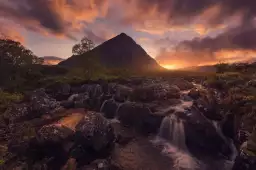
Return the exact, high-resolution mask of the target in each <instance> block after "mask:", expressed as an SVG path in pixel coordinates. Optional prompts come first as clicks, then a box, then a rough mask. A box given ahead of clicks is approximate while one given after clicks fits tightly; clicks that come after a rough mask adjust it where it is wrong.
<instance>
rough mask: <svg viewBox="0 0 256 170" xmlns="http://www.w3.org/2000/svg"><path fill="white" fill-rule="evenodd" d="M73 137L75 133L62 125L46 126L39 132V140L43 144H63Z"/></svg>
mask: <svg viewBox="0 0 256 170" xmlns="http://www.w3.org/2000/svg"><path fill="white" fill-rule="evenodd" d="M72 135H74V131H72V130H71V129H69V128H67V127H65V126H63V125H61V124H52V125H46V126H43V127H42V128H41V129H40V130H39V131H38V139H39V141H40V142H42V143H46V142H53V143H62V142H63V141H64V140H66V139H67V138H69V137H71V136H72Z"/></svg>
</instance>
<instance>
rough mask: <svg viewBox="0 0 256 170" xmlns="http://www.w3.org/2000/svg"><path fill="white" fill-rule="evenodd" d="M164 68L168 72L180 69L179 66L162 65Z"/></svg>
mask: <svg viewBox="0 0 256 170" xmlns="http://www.w3.org/2000/svg"><path fill="white" fill-rule="evenodd" d="M162 66H163V67H164V68H166V69H168V70H175V69H178V67H177V66H175V65H162Z"/></svg>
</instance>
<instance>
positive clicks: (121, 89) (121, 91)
mask: <svg viewBox="0 0 256 170" xmlns="http://www.w3.org/2000/svg"><path fill="white" fill-rule="evenodd" d="M131 94H132V89H131V88H130V87H127V86H124V85H117V86H116V92H115V95H114V99H115V100H116V101H118V102H124V101H126V100H127V99H128V98H129V97H130V95H131Z"/></svg>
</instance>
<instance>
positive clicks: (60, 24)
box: [0, 0, 108, 37]
mask: <svg viewBox="0 0 256 170" xmlns="http://www.w3.org/2000/svg"><path fill="white" fill-rule="evenodd" d="M107 5H108V2H107V0H89V1H84V0H19V1H16V0H9V1H6V2H3V3H2V2H1V4H0V15H1V16H3V17H6V18H9V19H10V20H13V21H16V22H18V23H19V24H20V25H22V26H24V27H25V28H27V29H29V30H32V31H37V32H40V33H44V34H48V33H50V34H54V35H58V36H61V35H65V36H68V37H72V35H71V32H73V31H78V30H81V29H82V28H83V27H84V22H92V21H93V20H94V19H95V18H97V17H100V16H104V15H105V13H106V9H107Z"/></svg>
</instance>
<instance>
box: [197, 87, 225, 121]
mask: <svg viewBox="0 0 256 170" xmlns="http://www.w3.org/2000/svg"><path fill="white" fill-rule="evenodd" d="M216 95H217V94H216V93H215V92H214V91H209V92H207V93H201V94H200V97H199V98H198V99H197V100H196V101H195V102H194V106H196V107H197V108H198V109H199V110H200V112H202V113H203V114H204V115H205V116H206V117H207V118H208V119H211V120H217V121H220V120H222V119H223V114H222V112H221V111H222V110H221V109H222V108H221V105H220V103H219V101H218V98H219V97H218V96H216Z"/></svg>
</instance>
